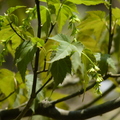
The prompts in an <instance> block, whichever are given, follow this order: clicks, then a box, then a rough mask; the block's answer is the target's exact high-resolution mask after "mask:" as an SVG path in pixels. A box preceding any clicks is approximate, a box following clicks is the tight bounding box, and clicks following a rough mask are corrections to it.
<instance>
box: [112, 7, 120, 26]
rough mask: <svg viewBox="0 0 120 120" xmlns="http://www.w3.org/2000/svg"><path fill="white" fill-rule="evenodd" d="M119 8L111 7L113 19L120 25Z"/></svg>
mask: <svg viewBox="0 0 120 120" xmlns="http://www.w3.org/2000/svg"><path fill="white" fill-rule="evenodd" d="M119 13H120V9H119V8H117V7H116V8H113V9H112V15H113V20H114V21H115V22H116V23H117V24H118V25H120V14H119Z"/></svg>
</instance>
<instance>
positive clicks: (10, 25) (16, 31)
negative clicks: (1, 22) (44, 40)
mask: <svg viewBox="0 0 120 120" xmlns="http://www.w3.org/2000/svg"><path fill="white" fill-rule="evenodd" d="M9 25H10V27H11V28H12V30H13V31H14V32H15V33H16V35H17V36H19V37H20V38H21V39H22V40H23V41H25V39H24V38H23V37H22V36H21V35H20V34H19V33H18V32H17V31H16V30H15V28H14V27H13V26H12V23H9Z"/></svg>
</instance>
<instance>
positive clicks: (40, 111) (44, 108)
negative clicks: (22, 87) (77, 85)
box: [0, 98, 120, 120]
mask: <svg viewBox="0 0 120 120" xmlns="http://www.w3.org/2000/svg"><path fill="white" fill-rule="evenodd" d="M118 107H120V98H117V99H115V100H112V101H108V102H105V103H103V104H101V105H97V106H94V107H91V108H88V109H84V110H79V111H66V110H61V109H58V108H56V107H54V106H52V105H51V104H50V103H49V101H46V102H45V101H44V102H42V103H39V104H38V108H36V110H35V113H34V115H43V116H46V117H51V118H54V119H59V120H73V118H74V120H84V119H88V118H91V117H95V116H98V115H102V114H104V113H106V112H109V111H111V110H114V109H117V108H118ZM23 109H24V107H19V108H16V109H11V110H2V111H1V112H0V118H1V120H13V119H14V118H15V117H16V116H17V115H18V114H19V113H20V112H21V111H22V110H23ZM31 115H33V112H32V110H31V109H29V110H28V111H27V112H26V114H25V115H24V117H27V116H31Z"/></svg>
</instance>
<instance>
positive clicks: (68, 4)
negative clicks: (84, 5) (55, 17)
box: [63, 1, 78, 13]
mask: <svg viewBox="0 0 120 120" xmlns="http://www.w3.org/2000/svg"><path fill="white" fill-rule="evenodd" d="M63 5H64V6H66V7H68V8H69V9H70V10H71V12H77V13H78V10H77V6H76V5H75V4H74V3H72V2H69V1H65V2H64V3H63Z"/></svg>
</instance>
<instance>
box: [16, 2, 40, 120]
mask: <svg viewBox="0 0 120 120" xmlns="http://www.w3.org/2000/svg"><path fill="white" fill-rule="evenodd" d="M39 3H40V1H39V0H35V4H36V8H37V19H38V30H37V37H38V38H40V37H41V16H40V5H39ZM39 55H40V49H39V48H37V51H36V54H35V63H34V71H33V74H34V76H33V85H32V93H31V96H30V99H29V101H28V103H27V105H26V106H25V108H24V109H23V111H22V112H21V113H20V114H19V115H18V116H17V118H16V119H15V120H20V119H21V118H22V117H23V116H24V115H25V113H26V112H27V111H28V109H29V108H30V106H31V105H32V103H33V100H34V99H35V98H36V95H37V94H36V84H37V75H38V74H37V71H38V66H39V65H38V63H39Z"/></svg>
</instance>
